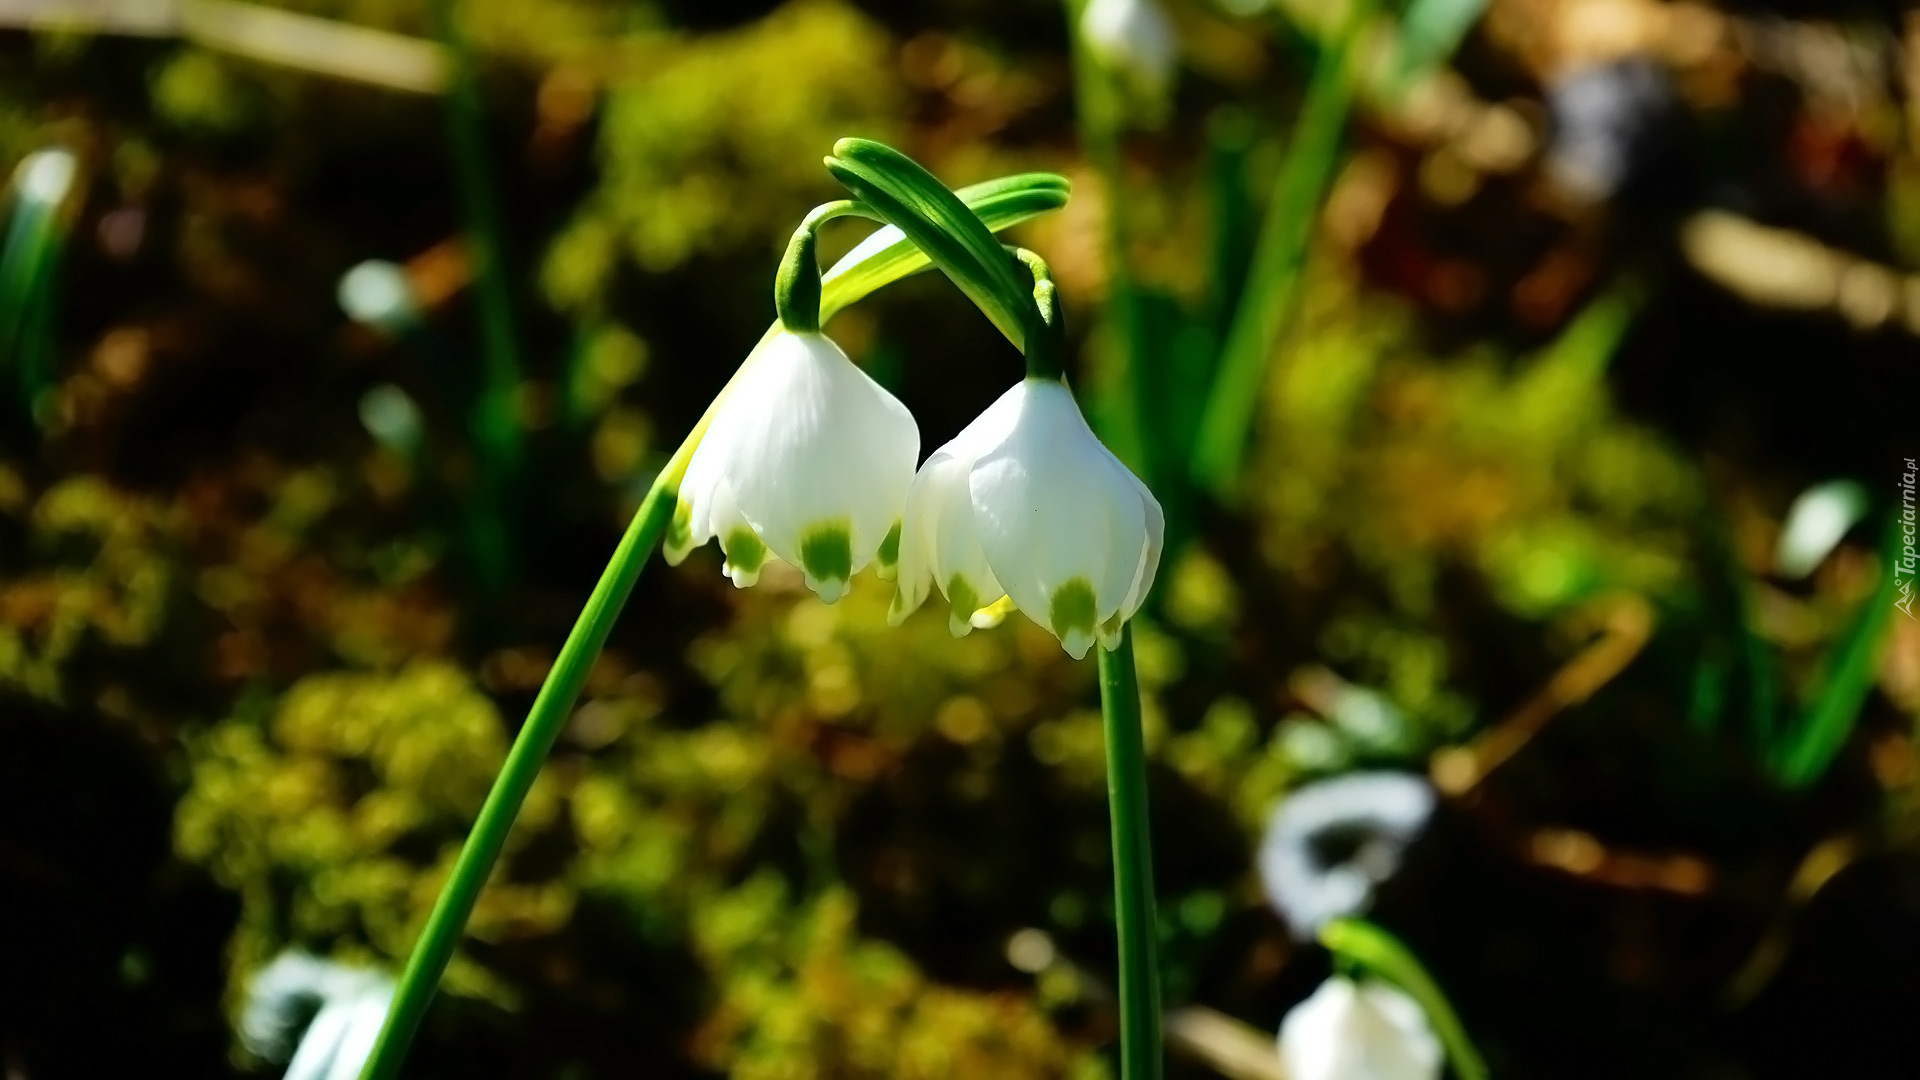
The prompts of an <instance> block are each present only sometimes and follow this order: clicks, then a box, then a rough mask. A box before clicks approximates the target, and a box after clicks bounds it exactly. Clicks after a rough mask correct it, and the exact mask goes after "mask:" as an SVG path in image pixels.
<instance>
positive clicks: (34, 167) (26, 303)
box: [0, 148, 79, 418]
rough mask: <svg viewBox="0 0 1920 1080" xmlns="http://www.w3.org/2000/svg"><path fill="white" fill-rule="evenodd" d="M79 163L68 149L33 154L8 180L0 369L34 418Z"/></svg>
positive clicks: (47, 381)
mask: <svg viewBox="0 0 1920 1080" xmlns="http://www.w3.org/2000/svg"><path fill="white" fill-rule="evenodd" d="M78 168H79V163H78V161H77V159H75V157H74V155H73V153H72V152H71V151H69V150H65V149H60V148H54V149H48V150H40V151H36V152H34V153H32V154H29V155H27V156H26V157H25V158H24V159H22V160H21V162H20V165H19V167H18V168H17V169H16V170H15V171H14V177H13V192H12V194H13V208H12V209H13V212H12V215H11V219H10V220H9V221H8V223H7V234H6V241H5V243H4V245H0V368H8V367H10V368H12V369H13V380H14V386H15V388H16V390H17V392H18V394H19V401H20V407H21V409H22V411H24V412H25V413H26V414H27V415H28V416H29V417H33V418H37V415H38V412H39V409H40V406H41V404H42V402H43V399H44V398H45V396H46V395H47V393H48V391H50V390H51V388H52V381H53V363H52V360H53V355H52V354H53V343H52V340H51V337H52V330H53V316H52V310H51V306H50V305H51V304H52V303H53V300H54V287H53V277H54V275H55V273H56V270H57V268H58V265H59V257H60V241H61V230H62V227H63V219H62V216H61V214H62V208H63V207H64V206H65V204H66V201H67V196H68V194H69V193H70V192H71V191H72V189H73V180H74V174H75V172H76V171H77V170H78Z"/></svg>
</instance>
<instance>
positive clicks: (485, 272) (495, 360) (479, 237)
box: [433, 0, 521, 587]
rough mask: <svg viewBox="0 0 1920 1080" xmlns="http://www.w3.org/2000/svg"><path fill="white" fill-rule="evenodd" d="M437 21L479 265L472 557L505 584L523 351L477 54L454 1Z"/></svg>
mask: <svg viewBox="0 0 1920 1080" xmlns="http://www.w3.org/2000/svg"><path fill="white" fill-rule="evenodd" d="M433 17H434V22H435V24H436V29H437V31H438V33H439V35H440V40H441V42H442V43H443V44H444V45H445V46H446V49H447V55H448V57H449V60H450V71H449V81H448V85H447V136H448V140H449V142H450V143H451V145H452V149H453V164H454V179H455V181H456V187H457V193H458V196H459V200H460V211H461V217H462V218H463V219H464V220H465V223H466V233H467V243H468V245H469V246H470V249H471V251H472V256H473V261H474V295H475V299H476V301H477V303H478V306H479V309H480V345H481V356H482V360H483V365H484V367H483V376H484V377H483V379H482V385H481V389H480V395H479V397H478V398H477V399H476V400H475V401H474V403H473V412H472V415H471V417H470V418H469V426H470V427H471V429H472V432H473V438H474V441H475V448H476V449H477V451H478V456H479V459H480V463H481V478H480V486H481V489H482V490H481V499H480V503H479V505H478V506H477V507H476V511H475V513H476V519H475V522H474V529H475V537H474V539H475V543H476V548H477V550H475V551H474V552H473V556H474V559H475V562H476V564H477V565H478V567H479V569H480V572H481V577H482V580H484V581H486V582H487V583H488V584H489V586H492V587H497V586H499V585H500V584H502V583H503V581H504V579H505V576H506V572H507V563H508V559H509V556H508V551H507V534H506V518H505V507H504V506H503V503H504V502H505V500H506V499H507V498H508V496H509V494H510V492H511V491H512V489H513V487H514V481H515V477H516V474H517V472H518V470H519V467H520V462H521V432H520V422H519V420H518V418H517V417H516V416H515V415H514V405H513V401H514V393H515V391H516V390H517V389H518V387H519V385H520V372H521V364H520V347H519V337H518V336H517V334H516V333H515V328H514V321H513V289H512V287H511V285H510V284H509V283H508V281H507V261H506V245H505V242H504V241H503V240H502V230H501V227H500V202H499V197H498V195H497V193H496V192H495V191H494V188H493V182H492V179H491V176H490V174H489V172H488V170H487V151H486V136H485V134H484V131H483V123H482V115H481V109H480V86H479V79H478V77H477V76H476V74H475V72H474V62H473V50H472V48H471V47H470V46H469V45H468V44H467V39H466V35H465V34H464V33H463V32H462V31H461V29H460V20H459V13H458V11H457V10H456V8H455V5H454V2H453V0H434V3H433Z"/></svg>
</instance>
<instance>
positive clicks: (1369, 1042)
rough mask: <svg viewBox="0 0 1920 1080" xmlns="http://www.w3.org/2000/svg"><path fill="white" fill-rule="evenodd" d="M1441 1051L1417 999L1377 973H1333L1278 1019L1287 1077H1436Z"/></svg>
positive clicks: (1395, 1079)
mask: <svg viewBox="0 0 1920 1080" xmlns="http://www.w3.org/2000/svg"><path fill="white" fill-rule="evenodd" d="M1442 1057H1443V1053H1442V1050H1441V1046H1440V1041H1439V1040H1438V1039H1437V1038H1435V1037H1434V1034H1433V1030H1432V1028H1430V1027H1429V1026H1428V1024H1427V1019H1426V1014H1425V1013H1424V1012H1423V1011H1422V1010H1421V1008H1420V1006H1419V1003H1417V1002H1415V1001H1414V1000H1413V999H1412V998H1410V997H1408V996H1407V995H1406V994H1405V993H1403V992H1402V991H1400V990H1398V989H1395V988H1394V987H1392V986H1389V985H1387V984H1386V983H1383V982H1380V981H1379V980H1377V979H1368V980H1366V981H1364V982H1362V983H1358V984H1356V983H1355V982H1354V981H1353V980H1351V979H1348V978H1346V977H1344V976H1338V975H1336V976H1334V977H1333V978H1330V979H1328V980H1327V981H1326V982H1323V983H1321V984H1320V988H1319V989H1318V990H1315V991H1314V992H1313V994H1312V995H1311V996H1309V997H1308V998H1307V999H1306V1000H1305V1001H1303V1002H1301V1003H1300V1004H1298V1005H1296V1006H1294V1007H1293V1010H1292V1011H1290V1012H1288V1013H1287V1015H1286V1018H1285V1019H1284V1020H1282V1021H1281V1022H1280V1058H1281V1060H1282V1062H1283V1063H1284V1064H1285V1065H1286V1072H1287V1076H1288V1078H1289V1080H1345V1078H1348V1077H1358V1076H1364V1077H1368V1078H1370V1080H1438V1077H1439V1076H1440V1064H1441V1059H1442Z"/></svg>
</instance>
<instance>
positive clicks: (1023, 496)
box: [888, 378, 1166, 660]
mask: <svg viewBox="0 0 1920 1080" xmlns="http://www.w3.org/2000/svg"><path fill="white" fill-rule="evenodd" d="M1165 530H1166V523H1165V519H1164V517H1163V516H1162V515H1161V512H1160V503H1159V502H1158V501H1157V500H1155V499H1154V497H1153V493H1152V492H1150V491H1148V490H1147V486H1146V485H1145V484H1143V483H1141V482H1140V481H1139V480H1138V479H1137V478H1136V477H1135V476H1134V475H1133V473H1131V472H1129V471H1127V467H1126V466H1125V465H1122V464H1121V463H1120V459H1118V458H1116V457H1114V456H1113V453H1112V452H1111V451H1109V450H1108V449H1107V448H1106V447H1105V446H1102V445H1101V444H1100V440H1099V439H1098V438H1095V437H1094V434H1093V431H1092V430H1091V429H1090V428H1088V427H1087V421H1086V418H1085V417H1083V416H1081V415H1080V407H1079V406H1078V405H1076V404H1074V400H1073V393H1072V392H1071V391H1069V390H1068V389H1067V387H1066V384H1065V383H1063V382H1060V381H1058V380H1055V379H1039V378H1029V379H1025V380H1022V381H1021V382H1020V383H1019V384H1018V385H1016V386H1014V387H1013V388H1012V389H1010V390H1008V391H1007V392H1006V393H1005V394H1002V395H1001V396H1000V399H999V400H998V401H995V402H994V403H993V404H992V405H991V406H988V408H987V410H986V411H985V412H983V413H981V414H980V415H979V417H977V418H976V419H975V420H974V421H973V423H971V424H968V425H967V427H966V429H965V430H963V431H961V432H960V434H958V435H956V436H954V438H953V441H951V442H949V443H947V444H946V445H945V446H943V447H941V448H940V449H939V450H937V451H935V452H934V454H933V456H932V457H930V458H928V459H927V462H926V464H925V465H923V466H921V468H920V472H919V475H917V476H915V477H914V480H913V487H912V489H911V490H910V491H908V493H907V511H906V517H905V519H904V521H903V524H902V527H901V532H900V575H899V580H898V582H897V583H896V588H897V590H898V591H897V592H896V594H895V596H894V604H893V609H892V611H891V612H889V615H888V617H889V619H890V620H891V621H892V622H894V623H896V624H897V623H899V622H900V621H901V620H903V619H905V618H906V617H907V615H908V614H910V613H911V612H912V611H913V610H914V609H915V608H918V607H919V606H920V604H921V603H922V602H923V601H925V600H926V598H927V594H928V592H929V591H930V589H931V586H933V585H938V586H939V588H940V591H941V592H942V593H944V594H945V595H946V597H947V600H948V602H949V603H950V604H952V613H951V615H950V616H949V617H948V622H947V625H948V627H949V629H951V630H952V631H953V633H954V635H955V636H959V635H961V634H965V633H967V631H968V630H970V629H971V628H972V627H975V626H983V625H990V624H991V622H993V621H994V618H995V610H994V609H995V605H996V603H997V602H998V601H1000V599H1001V598H1002V597H1008V598H1010V599H1011V601H1012V603H1013V605H1014V606H1015V607H1018V608H1019V609H1020V610H1021V611H1023V612H1025V613H1026V615H1027V617H1028V618H1031V619H1032V620H1033V621H1035V622H1037V623H1039V624H1040V625H1041V626H1044V627H1046V628H1047V629H1048V630H1051V631H1052V632H1053V634H1054V636H1055V637H1058V638H1059V639H1060V644H1061V645H1062V646H1064V647H1065V648H1066V650H1067V652H1068V653H1069V654H1071V655H1072V656H1073V657H1074V659H1076V660H1077V659H1079V658H1081V657H1083V656H1085V655H1086V654H1087V650H1088V649H1089V648H1091V647H1092V645H1093V643H1094V641H1095V639H1096V638H1097V639H1098V640H1100V641H1101V642H1102V643H1103V644H1106V645H1108V646H1112V645H1115V644H1117V643H1118V641H1119V637H1120V628H1121V627H1122V625H1124V624H1125V622H1126V621H1127V619H1129V618H1131V617H1132V616H1133V613H1134V612H1136V611H1138V610H1139V609H1140V604H1141V601H1143V600H1144V599H1145V598H1146V595H1147V592H1148V590H1150V589H1151V588H1152V587H1153V578H1154V573H1155V571H1156V570H1157V569H1158V568H1159V565H1160V546H1161V543H1162V540H1163V534H1164V533H1165Z"/></svg>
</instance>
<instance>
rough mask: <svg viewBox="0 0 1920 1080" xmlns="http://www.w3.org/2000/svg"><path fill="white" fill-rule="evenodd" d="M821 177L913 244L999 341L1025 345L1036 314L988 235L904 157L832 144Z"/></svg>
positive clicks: (858, 142) (868, 144)
mask: <svg viewBox="0 0 1920 1080" xmlns="http://www.w3.org/2000/svg"><path fill="white" fill-rule="evenodd" d="M826 165H827V171H828V172H831V173H832V174H833V175H834V178H835V179H837V180H839V181H840V182H841V183H842V184H843V185H845V186H846V188H847V190H849V191H851V192H853V194H854V197H855V198H857V199H859V200H860V201H862V202H864V203H866V204H867V205H868V206H870V207H872V208H873V209H874V210H876V211H878V212H879V213H880V215H881V216H882V217H884V218H886V219H887V221H888V223H889V224H892V225H897V226H899V227H900V231H901V232H902V233H904V234H905V235H906V237H907V238H908V239H910V240H912V241H913V242H914V243H915V244H917V245H919V247H920V249H921V250H923V251H925V252H926V253H927V255H928V256H929V257H930V258H931V259H932V260H933V262H934V264H935V265H936V266H938V267H940V269H941V270H942V271H944V272H945V273H946V275H947V276H948V277H949V278H951V279H953V283H954V284H955V285H956V286H958V287H959V288H960V291H961V292H963V293H966V294H967V297H968V299H970V300H972V301H973V302H974V304H975V305H976V306H978V307H979V308H980V310H981V311H983V312H985V313H986V315H987V317H988V318H989V319H990V320H992V322H993V324H994V325H995V326H997V327H999V328H1000V332H1001V333H1002V334H1005V335H1006V336H1007V340H1009V341H1011V342H1013V343H1014V344H1015V345H1023V343H1024V342H1025V341H1026V328H1027V323H1028V321H1029V320H1032V319H1037V318H1038V317H1039V316H1038V313H1037V310H1036V309H1035V308H1034V305H1033V300H1032V298H1031V296H1029V295H1028V289H1027V287H1026V285H1025V284H1024V283H1023V282H1022V281H1021V280H1020V278H1019V276H1018V275H1016V274H1015V273H1014V269H1013V257H1012V256H1011V255H1009V254H1007V252H1006V249H1004V248H1002V247H1001V246H1000V241H998V240H996V239H994V236H993V232H992V230H990V229H988V228H987V226H986V224H985V223H984V222H982V221H981V220H980V218H979V217H978V216H977V215H975V214H974V212H973V211H972V210H970V209H968V208H967V205H966V203H964V202H962V201H961V200H960V199H959V197H958V196H956V195H954V193H953V192H952V191H949V190H948V189H947V186H946V185H945V184H942V183H941V182H940V181H939V180H938V179H936V178H935V177H934V176H933V174H932V173H929V172H927V170H925V169H923V168H921V167H920V165H919V164H918V163H917V162H915V161H914V160H913V159H912V158H909V157H907V156H906V155H904V154H902V153H900V152H899V151H897V150H895V149H893V148H892V147H890V146H886V145H884V144H881V143H877V142H873V141H872V140H870V139H841V140H840V141H839V142H837V143H834V144H833V156H832V157H830V158H828V159H827V161H826Z"/></svg>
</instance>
